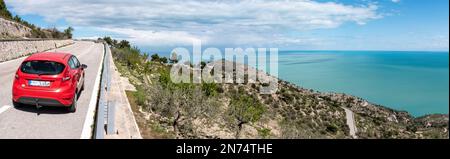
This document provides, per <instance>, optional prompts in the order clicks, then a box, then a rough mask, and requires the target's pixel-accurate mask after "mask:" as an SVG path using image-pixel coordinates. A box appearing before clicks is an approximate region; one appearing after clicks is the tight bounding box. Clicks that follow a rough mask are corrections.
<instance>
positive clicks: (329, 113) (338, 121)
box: [112, 44, 448, 139]
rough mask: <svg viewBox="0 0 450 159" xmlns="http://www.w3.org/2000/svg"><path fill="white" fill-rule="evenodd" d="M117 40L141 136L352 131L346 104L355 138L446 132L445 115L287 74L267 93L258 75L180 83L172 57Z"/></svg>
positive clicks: (340, 134) (345, 134)
mask: <svg viewBox="0 0 450 159" xmlns="http://www.w3.org/2000/svg"><path fill="white" fill-rule="evenodd" d="M112 45H113V46H116V47H115V48H113V49H112V51H113V57H114V60H115V63H116V65H117V68H118V69H119V72H121V74H122V76H124V77H128V78H129V80H130V82H131V83H132V84H133V85H135V86H136V88H137V91H136V92H128V97H129V99H130V102H131V105H132V107H133V109H134V112H135V115H136V119H137V120H138V121H137V122H138V125H139V127H140V129H141V133H142V136H143V137H144V138H300V139H309V138H325V139H334V138H343V139H345V138H348V139H349V138H353V136H352V135H351V134H350V132H349V126H348V125H347V121H346V112H345V111H344V109H343V108H348V109H350V110H351V111H352V112H353V113H354V118H355V120H356V121H355V123H356V128H357V133H356V137H357V138H363V139H364V138H448V115H429V116H424V117H420V118H414V117H412V116H411V115H410V114H408V113H407V112H403V111H396V110H392V109H389V108H386V107H383V106H379V105H376V104H372V103H370V102H368V101H366V100H364V99H361V98H358V97H354V96H351V95H346V94H340V93H321V92H317V91H313V90H310V89H305V88H301V87H298V86H295V85H293V84H290V83H289V82H286V81H282V80H279V82H278V87H279V91H278V92H277V93H275V94H270V95H264V94H260V93H259V89H258V88H259V86H260V85H261V84H260V83H246V84H207V83H202V84H175V83H172V82H171V80H170V75H169V70H170V67H171V66H170V65H169V64H166V62H167V59H161V58H159V57H158V56H156V55H153V56H151V59H152V60H151V61H147V60H145V59H147V58H149V56H148V55H147V54H144V55H141V54H140V51H139V50H137V49H135V48H130V47H118V46H117V45H114V44H112ZM204 66H206V63H203V64H202V67H204ZM187 67H190V66H189V65H187ZM244 67H245V66H244ZM247 69H251V68H247ZM223 75H224V76H228V75H231V76H233V75H234V72H224V74H223ZM268 77H269V78H270V76H268ZM245 80H247V79H245Z"/></svg>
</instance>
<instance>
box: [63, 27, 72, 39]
mask: <svg viewBox="0 0 450 159" xmlns="http://www.w3.org/2000/svg"><path fill="white" fill-rule="evenodd" d="M73 31H74V29H73V28H72V27H70V26H69V27H68V28H67V29H66V30H64V35H65V36H66V37H67V38H69V39H72V32H73Z"/></svg>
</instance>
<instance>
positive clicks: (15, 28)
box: [0, 0, 73, 39]
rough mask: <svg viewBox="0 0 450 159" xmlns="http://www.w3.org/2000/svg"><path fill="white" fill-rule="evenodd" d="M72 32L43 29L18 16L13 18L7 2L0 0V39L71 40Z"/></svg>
mask: <svg viewBox="0 0 450 159" xmlns="http://www.w3.org/2000/svg"><path fill="white" fill-rule="evenodd" d="M72 32H73V28H71V27H69V28H67V29H66V30H64V32H61V31H59V30H58V29H56V28H49V29H43V28H40V27H38V26H35V25H34V24H30V23H28V22H27V21H25V20H23V19H22V18H20V17H19V16H18V15H15V16H13V15H12V14H11V12H10V11H9V10H8V8H7V7H6V4H5V2H4V1H3V0H0V39H24V38H25V39H26V38H46V39H71V38H72Z"/></svg>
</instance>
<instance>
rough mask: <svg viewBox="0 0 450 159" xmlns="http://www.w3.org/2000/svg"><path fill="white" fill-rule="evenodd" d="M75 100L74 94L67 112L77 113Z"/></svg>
mask: <svg viewBox="0 0 450 159" xmlns="http://www.w3.org/2000/svg"><path fill="white" fill-rule="evenodd" d="M77 98H78V94H77V93H76V92H75V95H74V97H73V101H72V105H70V107H69V112H71V113H74V112H75V111H77Z"/></svg>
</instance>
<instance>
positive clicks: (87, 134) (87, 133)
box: [80, 46, 106, 139]
mask: <svg viewBox="0 0 450 159" xmlns="http://www.w3.org/2000/svg"><path fill="white" fill-rule="evenodd" d="M103 47H105V46H103ZM105 54H106V52H105V48H103V56H102V57H101V59H100V61H101V62H100V64H99V65H100V66H99V67H98V72H97V77H96V78H95V81H94V89H93V90H92V96H91V101H90V102H89V107H88V111H87V115H86V119H85V120H84V125H83V130H82V131H81V137H80V138H81V139H90V138H91V137H92V129H93V127H92V124H94V117H95V106H96V105H97V97H98V90H99V89H100V75H101V71H102V68H103V58H104V56H105ZM88 82H89V81H88Z"/></svg>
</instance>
